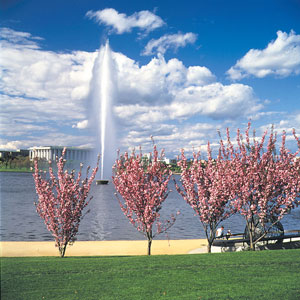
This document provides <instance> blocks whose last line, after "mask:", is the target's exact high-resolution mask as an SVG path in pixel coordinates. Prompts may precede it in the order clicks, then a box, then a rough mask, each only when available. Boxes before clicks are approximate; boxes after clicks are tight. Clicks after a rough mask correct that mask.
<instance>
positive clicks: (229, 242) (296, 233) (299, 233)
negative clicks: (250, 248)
mask: <svg viewBox="0 0 300 300" xmlns="http://www.w3.org/2000/svg"><path fill="white" fill-rule="evenodd" d="M235 236H242V237H243V236H244V234H243V233H235V234H232V235H231V236H230V238H229V239H226V238H225V239H215V240H214V242H213V244H212V245H213V246H218V247H233V246H235V245H236V244H243V245H244V244H245V243H247V244H250V240H249V239H245V238H234V237H235ZM232 237H233V238H232ZM293 238H300V230H287V231H284V234H283V235H280V236H270V237H264V238H262V239H260V242H267V243H268V242H269V241H276V240H277V243H282V242H283V240H285V239H290V242H291V241H292V239H293Z"/></svg>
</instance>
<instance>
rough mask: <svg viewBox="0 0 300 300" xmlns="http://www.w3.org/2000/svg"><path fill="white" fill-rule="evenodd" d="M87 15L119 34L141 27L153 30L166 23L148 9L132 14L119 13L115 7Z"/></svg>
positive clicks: (148, 30) (147, 30)
mask: <svg viewBox="0 0 300 300" xmlns="http://www.w3.org/2000/svg"><path fill="white" fill-rule="evenodd" d="M86 16H87V17H88V18H90V19H94V20H96V21H97V22H98V23H99V24H104V25H107V26H110V27H112V28H113V31H114V32H116V33H117V34H122V33H125V32H131V30H132V28H139V29H141V30H144V31H146V32H150V31H153V30H154V29H156V28H159V27H161V26H163V25H164V21H163V20H162V19H161V18H160V17H159V16H156V15H155V14H153V13H152V12H150V11H148V10H142V11H139V12H135V13H134V14H132V15H131V16H127V15H126V14H123V13H119V12H117V11H116V10H115V9H113V8H106V9H103V10H98V11H92V10H90V11H88V12H87V13H86Z"/></svg>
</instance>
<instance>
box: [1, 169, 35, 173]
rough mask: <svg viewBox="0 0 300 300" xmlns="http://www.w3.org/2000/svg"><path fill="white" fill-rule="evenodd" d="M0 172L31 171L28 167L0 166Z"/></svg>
mask: <svg viewBox="0 0 300 300" xmlns="http://www.w3.org/2000/svg"><path fill="white" fill-rule="evenodd" d="M0 172H18V173H32V170H30V169H29V168H0Z"/></svg>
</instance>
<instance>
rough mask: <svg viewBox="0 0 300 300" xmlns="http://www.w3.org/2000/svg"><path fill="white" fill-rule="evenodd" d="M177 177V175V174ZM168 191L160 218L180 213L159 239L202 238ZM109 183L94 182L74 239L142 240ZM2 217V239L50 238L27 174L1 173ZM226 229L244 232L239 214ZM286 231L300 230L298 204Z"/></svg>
mask: <svg viewBox="0 0 300 300" xmlns="http://www.w3.org/2000/svg"><path fill="white" fill-rule="evenodd" d="M177 178H179V177H177ZM170 189H171V190H172V192H171V193H170V194H169V196H168V198H167V200H166V201H165V203H164V205H163V208H162V210H161V219H162V220H164V219H167V218H168V216H170V215H171V214H172V213H173V214H176V212H177V211H178V210H180V212H181V214H180V215H179V216H178V217H177V220H176V222H175V224H174V225H173V227H171V228H170V229H169V231H168V235H166V234H164V233H163V234H160V235H158V236H157V237H156V238H158V239H168V238H169V239H197V238H205V233H204V230H203V228H202V225H201V223H200V221H199V219H198V217H196V216H194V211H193V210H192V209H191V208H190V206H189V205H188V204H186V202H185V201H184V200H183V199H182V198H181V196H180V195H179V194H178V193H177V192H176V190H175V187H174V183H173V182H170ZM114 193H115V189H114V185H113V183H112V182H110V183H109V184H108V185H96V184H93V186H92V188H91V190H90V194H89V195H90V196H93V199H92V201H91V202H90V204H89V205H88V207H87V209H90V212H89V213H88V214H87V215H86V216H85V217H84V219H83V220H82V221H81V223H80V226H79V232H78V234H77V240H81V241H86V240H92V241H96V240H97V241H102V240H140V239H144V238H145V237H144V236H143V234H142V233H140V232H138V231H137V230H136V229H135V228H134V227H133V226H132V225H131V224H130V223H129V221H128V219H127V218H126V217H125V216H124V215H123V212H122V211H121V209H120V206H119V203H118V201H117V199H116V197H115V195H114ZM0 197H1V219H0V239H1V240H2V241H51V240H53V238H52V236H51V234H50V233H49V232H48V231H47V229H46V226H45V224H44V222H43V220H42V219H41V218H40V217H39V215H38V214H37V213H36V210H35V205H34V202H35V201H37V199H38V196H37V194H36V192H35V187H34V181H33V177H32V174H30V173H13V172H0ZM222 224H223V225H224V227H225V231H227V230H228V229H230V230H231V232H232V233H238V232H243V231H244V227H245V221H244V219H243V218H242V217H241V216H240V215H234V216H232V217H230V218H229V219H227V220H226V221H224V222H223V223H222ZM282 224H283V226H284V229H285V230H289V229H300V207H298V208H297V209H295V210H292V212H291V213H290V214H289V215H287V216H285V217H284V218H283V220H282Z"/></svg>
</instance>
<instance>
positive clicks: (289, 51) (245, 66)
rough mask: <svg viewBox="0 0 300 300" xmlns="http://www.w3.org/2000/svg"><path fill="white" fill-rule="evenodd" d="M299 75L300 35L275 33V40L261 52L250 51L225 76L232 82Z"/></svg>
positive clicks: (256, 50)
mask: <svg viewBox="0 0 300 300" xmlns="http://www.w3.org/2000/svg"><path fill="white" fill-rule="evenodd" d="M299 73H300V35H297V34H296V33H295V32H294V31H291V32H290V33H289V34H288V33H286V32H282V31H277V39H276V40H275V41H271V42H270V43H269V44H268V46H267V47H266V48H265V49H263V50H258V49H251V50H249V51H248V53H247V54H246V55H245V56H244V57H242V58H241V59H240V60H238V61H237V63H236V64H235V65H234V66H233V67H231V68H230V69H229V70H228V71H227V74H228V75H229V77H230V78H231V79H233V80H239V79H242V78H244V77H247V76H250V75H252V76H256V77H259V78H263V77H265V76H268V75H276V76H282V77H285V76H289V75H291V74H299Z"/></svg>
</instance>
